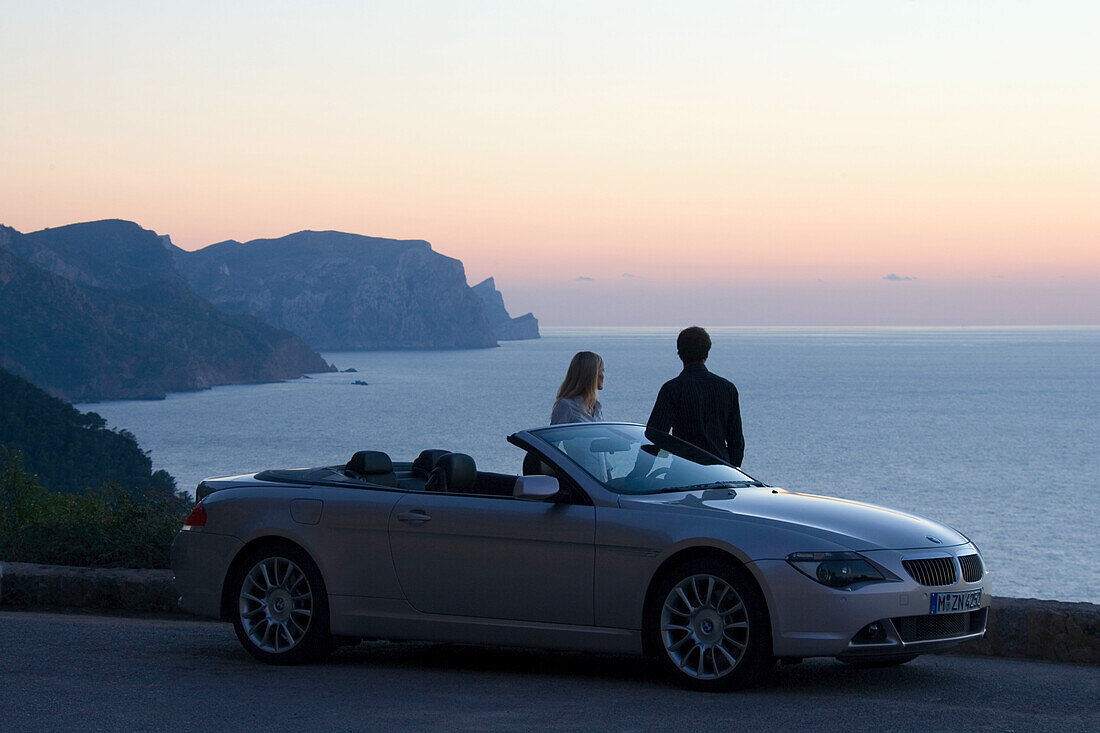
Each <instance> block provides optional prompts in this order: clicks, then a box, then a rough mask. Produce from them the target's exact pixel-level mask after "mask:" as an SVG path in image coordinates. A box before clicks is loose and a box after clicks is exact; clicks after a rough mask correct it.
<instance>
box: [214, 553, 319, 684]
mask: <svg viewBox="0 0 1100 733" xmlns="http://www.w3.org/2000/svg"><path fill="white" fill-rule="evenodd" d="M238 568H239V569H238V572H237V575H236V582H235V586H234V595H233V598H234V601H235V603H234V605H233V629H234V630H235V631H236V632H237V639H238V640H239V641H240V642H241V645H242V646H243V647H244V648H245V650H247V651H248V653H249V654H251V655H252V656H254V657H256V659H259V660H260V661H261V662H266V663H268V664H301V663H303V662H312V661H317V660H319V659H322V658H323V657H324V656H325V655H327V654H328V653H329V652H330V651H332V647H333V642H332V636H331V635H330V634H329V626H328V596H327V595H326V591H325V584H324V581H323V580H322V579H321V573H320V571H318V570H317V566H316V565H314V564H313V561H312V560H311V559H310V558H309V556H308V555H307V554H306V553H305V552H303V551H302V550H300V549H299V548H297V547H294V546H292V545H277V546H268V547H261V548H258V549H257V550H255V551H253V552H252V553H250V554H249V555H248V556H247V557H246V558H245V559H244V561H243V562H242V563H241V564H240V565H239V566H238Z"/></svg>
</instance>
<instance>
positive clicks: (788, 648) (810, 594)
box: [757, 546, 992, 659]
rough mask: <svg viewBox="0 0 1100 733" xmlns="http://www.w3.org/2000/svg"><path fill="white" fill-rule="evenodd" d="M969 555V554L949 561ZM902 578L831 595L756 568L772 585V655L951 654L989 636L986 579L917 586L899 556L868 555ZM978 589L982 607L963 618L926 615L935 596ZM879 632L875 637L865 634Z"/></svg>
mask: <svg viewBox="0 0 1100 733" xmlns="http://www.w3.org/2000/svg"><path fill="white" fill-rule="evenodd" d="M956 551H958V554H968V553H972V552H973V548H972V547H968V546H964V547H960V548H950V549H949V550H947V552H945V553H944V554H952V555H954V554H955V552H956ZM865 554H866V555H867V556H868V557H871V558H872V559H874V561H875V562H877V563H879V564H881V565H883V566H885V567H886V568H888V569H890V570H891V571H892V572H894V573H895V575H897V577H898V578H899V580H896V581H893V582H883V583H870V584H867V585H864V586H863V587H860V588H856V589H855V590H838V589H835V588H829V587H827V586H824V585H822V584H820V583H817V582H815V581H813V580H810V579H809V578H807V577H806V576H805V575H803V574H802V573H800V572H798V571H797V570H795V569H794V568H793V567H791V566H790V565H789V564H788V563H787V562H786V561H785V560H764V561H759V562H758V563H757V565H758V567H759V570H760V571H761V575H762V576H763V577H765V578H767V580H768V587H767V588H766V589H765V595H766V596H767V599H768V607H769V611H770V614H771V622H772V649H773V653H774V654H775V655H776V656H778V657H821V656H823V657H840V658H843V659H857V658H858V659H874V658H876V657H879V658H886V657H896V656H901V655H906V654H923V653H926V652H936V651H942V650H944V649H950V648H951V647H954V646H957V645H958V644H961V643H963V642H965V641H968V640H970V639H975V638H978V637H980V636H982V635H983V634H984V633H985V628H986V621H987V618H988V613H989V604H990V601H991V598H992V594H991V591H990V587H991V586H990V582H989V574H988V573H987V572H986V573H983V577H982V578H981V579H980V580H978V581H976V582H966V581H964V580H962V579H961V575H960V579H959V580H958V582H956V583H954V584H952V585H949V586H926V585H921V584H919V583H917V582H916V581H915V580H913V579H912V578H911V577H910V576H909V574H908V573H907V572H906V571H905V569H904V568H903V566H902V564H901V560H902V559H903V554H904V553H900V552H897V553H895V552H889V553H887V552H884V551H879V552H874V553H865ZM977 589H981V604H980V607H979V608H978V609H976V610H973V611H969V612H964V613H952V614H936V615H932V614H930V613H929V612H928V609H929V599H930V595H931V594H932V593H952V592H965V591H973V590H977ZM876 623H877V624H879V628H877V629H875V631H876V633H874V634H869V633H868V632H867V627H868V626H869V625H871V624H876Z"/></svg>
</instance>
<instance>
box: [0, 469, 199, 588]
mask: <svg viewBox="0 0 1100 733" xmlns="http://www.w3.org/2000/svg"><path fill="white" fill-rule="evenodd" d="M190 504H191V501H190V499H189V497H187V496H186V495H185V494H182V493H178V492H175V493H172V494H167V495H166V494H165V493H164V492H163V491H159V490H157V489H154V488H150V489H149V490H148V491H146V492H143V493H133V492H132V491H127V490H124V489H123V488H122V487H121V486H119V485H118V484H112V483H108V484H104V485H102V486H101V487H100V488H99V489H97V490H95V491H92V492H89V493H87V494H83V495H78V494H59V493H55V492H52V491H48V490H46V489H44V488H43V487H42V486H40V485H39V484H38V482H37V481H36V480H35V477H34V476H33V475H30V474H28V473H27V472H26V471H24V470H23V466H22V456H21V454H20V453H19V452H18V451H12V452H8V451H5V450H2V449H0V559H3V560H6V561H9V562H35V563H42V564H47V565H78V566H84V567H97V568H102V567H122V568H166V567H168V551H169V547H170V546H171V543H172V538H173V537H175V535H176V532H177V531H178V530H179V528H180V526H181V525H182V524H183V520H184V518H185V517H186V516H187V512H188V511H189V509H190Z"/></svg>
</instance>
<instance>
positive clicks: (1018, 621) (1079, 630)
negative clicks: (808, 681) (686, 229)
mask: <svg viewBox="0 0 1100 733" xmlns="http://www.w3.org/2000/svg"><path fill="white" fill-rule="evenodd" d="M176 597H177V593H176V590H175V587H174V586H173V583H172V571H171V570H117V569H113V570H93V569H90V568H70V567H58V566H55V565H34V564H31V563H16V562H12V563H0V606H23V607H47V608H48V607H52V608H63V607H69V608H86V609H93V610H94V609H109V610H121V611H131V612H165V611H175V610H176ZM952 653H954V654H971V655H978V656H989V657H1011V658H1015V659H1041V660H1046V661H1050V662H1062V663H1071V664H1100V605H1094V604H1092V603H1063V602H1061V601H1039V600H1035V599H1033V598H1001V597H996V598H994V599H993V605H992V607H991V609H990V615H989V625H988V629H987V631H986V635H985V637H984V638H982V639H978V640H976V641H971V642H968V643H966V644H963V645H962V646H960V647H958V648H957V649H955V650H954V651H953V652H952Z"/></svg>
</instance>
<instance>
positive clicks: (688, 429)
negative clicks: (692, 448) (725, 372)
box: [647, 364, 745, 466]
mask: <svg viewBox="0 0 1100 733" xmlns="http://www.w3.org/2000/svg"><path fill="white" fill-rule="evenodd" d="M647 427H651V428H655V429H657V430H661V431H663V432H666V433H669V432H671V433H672V434H673V435H675V436H676V437H677V438H680V439H681V440H686V441H687V442H689V443H692V444H694V445H697V446H699V447H700V448H702V449H703V450H705V451H707V452H708V453H712V454H714V455H716V456H718V457H719V458H721V459H722V460H725V461H729V462H730V463H731V464H732V465H734V466H740V465H741V461H742V460H743V459H744V457H745V436H744V435H743V434H742V433H741V406H740V404H739V403H738V401H737V387H734V386H733V382H731V381H729V380H728V379H723V378H722V377H719V376H718V375H717V374H713V373H711V372H710V371H709V370H708V369H707V368H706V366H704V365H703V364H686V365H685V366H684V371H682V372H680V376H678V377H676V378H675V379H670V380H669V381H667V382H665V384H664V386H663V387H661V391H660V392H659V393H658V394H657V402H656V403H654V405H653V412H652V414H650V416H649V422H648V423H647Z"/></svg>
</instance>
